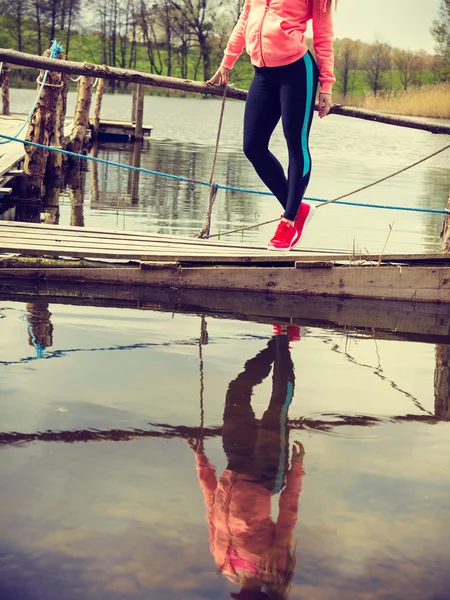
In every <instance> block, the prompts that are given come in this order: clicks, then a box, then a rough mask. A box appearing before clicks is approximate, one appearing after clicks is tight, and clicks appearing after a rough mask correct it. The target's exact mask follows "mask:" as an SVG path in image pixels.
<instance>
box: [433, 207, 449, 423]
mask: <svg viewBox="0 0 450 600" xmlns="http://www.w3.org/2000/svg"><path fill="white" fill-rule="evenodd" d="M447 208H448V209H449V210H450V196H449V199H448V204H447ZM441 238H442V252H450V214H447V215H446V217H445V219H444V226H443V228H442V233H441ZM434 411H435V414H436V416H438V417H440V418H441V419H447V420H450V344H437V346H436V369H435V372H434Z"/></svg>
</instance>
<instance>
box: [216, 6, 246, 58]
mask: <svg viewBox="0 0 450 600" xmlns="http://www.w3.org/2000/svg"><path fill="white" fill-rule="evenodd" d="M250 2H251V0H245V4H244V8H243V9H242V12H241V14H240V16H239V19H238V22H237V23H236V25H235V26H234V29H233V31H232V32H231V35H230V39H229V40H228V44H227V47H226V48H225V52H224V57H223V60H222V63H221V66H222V67H225V68H226V69H232V68H233V67H234V64H235V62H236V61H237V59H238V58H239V57H240V55H241V54H242V51H243V50H244V47H245V35H244V31H245V23H246V21H247V18H248V13H249V12H250Z"/></svg>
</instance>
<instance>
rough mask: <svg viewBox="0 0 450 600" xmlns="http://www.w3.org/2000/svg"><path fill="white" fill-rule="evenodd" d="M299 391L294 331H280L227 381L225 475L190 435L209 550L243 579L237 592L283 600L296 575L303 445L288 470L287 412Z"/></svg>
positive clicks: (223, 569) (224, 567)
mask: <svg viewBox="0 0 450 600" xmlns="http://www.w3.org/2000/svg"><path fill="white" fill-rule="evenodd" d="M272 364H273V380H272V395H271V397H270V401H269V406H268V408H267V410H266V411H265V413H264V415H263V417H262V419H261V420H260V421H258V420H257V419H256V417H255V413H254V411H253V409H252V405H251V399H252V393H253V389H254V387H255V386H256V385H258V384H260V383H262V381H263V380H264V379H265V378H266V377H267V376H268V375H269V373H270V370H271V367H272ZM293 394H294V366H293V363H292V359H291V356H290V352H289V339H288V335H287V334H286V335H278V336H274V337H273V338H272V339H270V340H269V342H268V344H267V347H266V348H265V349H264V350H262V351H261V352H259V353H258V354H257V355H256V356H255V357H254V358H252V359H250V360H249V361H247V362H246V364H245V368H244V370H243V371H242V373H241V374H240V375H238V377H237V378H236V379H235V380H234V381H232V382H231V383H230V385H229V387H228V391H227V395H226V401H225V411H224V422H223V429H222V443H223V449H224V451H225V454H226V457H227V460H228V465H227V468H226V469H225V471H224V472H223V473H222V475H221V477H220V478H219V481H217V480H216V475H215V469H214V467H212V466H211V464H210V462H209V461H208V459H207V457H206V454H205V451H204V447H203V442H202V440H201V439H200V440H197V441H194V440H192V439H191V440H189V445H190V446H191V448H192V449H193V450H194V451H195V453H196V459H197V471H198V477H199V481H200V485H201V488H202V490H203V494H204V498H205V505H206V508H207V518H208V523H209V535H210V549H211V553H212V555H213V557H214V560H215V562H216V564H217V566H218V568H219V571H220V572H221V573H223V574H224V575H226V576H227V577H228V578H229V579H230V580H231V581H233V582H234V583H239V585H240V591H239V593H236V594H232V595H231V597H232V598H242V599H245V600H247V599H248V600H253V599H255V600H256V599H259V598H261V599H262V598H267V597H269V598H277V599H280V600H281V599H283V598H286V597H287V592H288V590H289V586H290V583H291V581H292V577H293V575H294V569H295V548H294V547H293V534H294V529H295V524H296V522H297V512H298V500H299V496H300V491H301V484H302V477H303V474H304V471H303V456H304V451H303V446H302V445H301V444H300V443H297V444H296V445H295V446H294V448H293V451H292V464H291V467H290V468H289V464H288V463H289V431H288V417H287V415H288V410H289V406H290V404H291V402H292V398H293ZM280 491H281V494H280V499H279V515H278V520H277V522H276V523H275V522H274V521H273V520H272V519H271V518H270V514H271V499H272V497H273V496H274V495H275V494H277V493H279V492H280ZM263 588H265V589H266V590H267V593H268V595H266V594H265V593H264V592H263V591H262V590H263Z"/></svg>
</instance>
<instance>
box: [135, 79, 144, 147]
mask: <svg viewBox="0 0 450 600" xmlns="http://www.w3.org/2000/svg"><path fill="white" fill-rule="evenodd" d="M143 123H144V86H143V85H142V83H138V84H137V85H136V127H135V130H134V140H135V141H136V142H140V141H142V139H143V133H142V128H143Z"/></svg>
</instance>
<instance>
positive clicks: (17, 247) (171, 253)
mask: <svg viewBox="0 0 450 600" xmlns="http://www.w3.org/2000/svg"><path fill="white" fill-rule="evenodd" d="M0 225H1V224H0ZM0 252H2V253H21V254H25V255H28V256H40V255H49V256H63V255H65V256H73V257H81V258H84V257H94V258H106V259H109V258H116V259H121V260H127V259H129V258H134V259H136V258H139V259H140V260H142V261H148V260H150V261H151V260H158V261H161V260H169V261H173V258H174V257H177V258H178V261H179V262H185V263H188V262H195V263H198V262H209V263H211V262H223V263H228V262H233V263H258V262H260V263H261V262H263V263H271V264H277V263H284V264H285V263H293V262H294V261H296V260H298V258H300V257H301V259H302V261H315V260H316V261H318V262H320V263H327V262H331V261H334V263H337V262H340V261H339V257H334V256H325V257H324V256H323V255H315V256H314V255H308V256H303V255H299V254H297V253H292V252H286V253H275V252H274V253H270V252H267V253H250V252H249V253H242V252H241V251H239V250H228V251H227V252H223V251H220V250H215V249H213V248H201V249H200V248H195V249H193V248H189V249H186V248H183V247H182V246H173V247H172V246H171V245H170V244H155V245H154V246H153V245H150V244H148V245H143V246H140V247H138V246H130V247H126V246H125V245H124V246H121V245H115V244H110V245H108V244H102V243H97V244H95V243H90V244H88V243H85V244H84V246H81V247H80V244H79V243H78V242H76V241H74V242H64V243H57V242H54V243H53V244H52V243H51V241H48V242H46V241H44V240H36V241H33V240H30V239H25V240H24V239H20V240H18V242H17V243H15V242H14V241H12V240H10V239H4V238H3V239H1V238H0ZM403 256H404V257H405V258H406V261H407V262H409V263H414V262H418V263H420V262H430V261H434V262H443V263H448V262H449V257H448V254H445V255H443V256H441V255H403ZM386 258H387V257H386ZM405 258H403V259H402V260H401V261H397V262H402V261H403V260H405ZM396 259H397V257H395V260H393V259H392V258H390V259H388V258H387V260H388V261H389V262H395V261H396ZM406 261H405V262H406ZM343 262H345V258H344V260H343ZM355 266H356V265H355ZM405 268H406V267H405Z"/></svg>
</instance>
